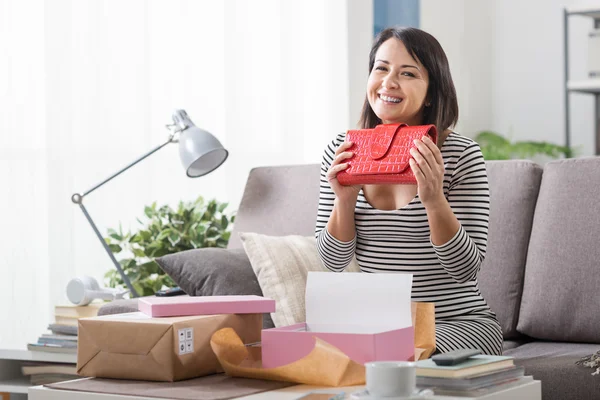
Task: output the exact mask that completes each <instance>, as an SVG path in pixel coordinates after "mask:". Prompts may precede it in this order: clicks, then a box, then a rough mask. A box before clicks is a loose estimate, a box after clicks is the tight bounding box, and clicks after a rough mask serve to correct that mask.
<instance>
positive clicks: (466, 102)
mask: <svg viewBox="0 0 600 400" xmlns="http://www.w3.org/2000/svg"><path fill="white" fill-rule="evenodd" d="M593 3H594V2H590V1H576V0H564V1H562V0H529V1H526V2H522V1H518V0H502V1H493V0H453V1H451V2H449V1H444V0H421V27H422V28H423V29H425V30H427V31H429V32H431V33H432V34H433V35H434V36H436V37H437V38H438V40H439V41H440V43H441V44H442V46H443V47H444V49H445V50H446V52H447V55H448V58H449V60H450V65H451V70H452V74H453V77H454V79H455V84H456V87H457V91H458V97H459V104H460V112H461V118H460V122H459V125H458V127H457V130H458V131H460V132H461V133H463V134H465V135H467V136H474V135H475V134H476V133H477V132H478V131H480V130H483V129H492V130H495V131H497V132H499V133H502V134H504V135H508V136H509V137H511V138H512V139H514V140H536V141H549V142H552V143H557V144H564V135H565V129H564V89H563V74H564V61H563V14H562V12H563V11H562V10H563V7H564V6H577V5H580V6H581V5H590V4H593ZM595 3H598V2H595ZM596 5H597V6H600V4H596ZM569 25H570V28H571V29H570V41H569V46H570V61H571V62H570V69H571V78H572V79H583V78H585V77H586V65H587V33H588V31H589V30H590V28H591V27H592V21H591V19H589V18H584V17H571V19H570V23H569ZM593 118H594V111H593V99H592V96H590V95H577V94H575V95H571V121H572V123H571V132H572V145H573V146H574V147H576V148H577V149H578V150H580V152H579V155H582V156H585V155H592V154H593V151H594V150H593V143H594V121H593Z"/></svg>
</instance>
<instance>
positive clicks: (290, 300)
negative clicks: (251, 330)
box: [240, 232, 360, 327]
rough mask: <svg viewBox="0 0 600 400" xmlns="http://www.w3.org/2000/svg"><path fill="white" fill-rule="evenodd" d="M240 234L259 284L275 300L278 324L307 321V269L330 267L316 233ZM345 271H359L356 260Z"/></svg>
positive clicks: (322, 269)
mask: <svg viewBox="0 0 600 400" xmlns="http://www.w3.org/2000/svg"><path fill="white" fill-rule="evenodd" d="M240 237H241V240H242V243H243V245H244V248H245V249H246V253H247V254H248V257H249V258H250V262H251V264H252V268H253V269H254V272H255V273H256V276H257V278H258V282H259V283H260V287H261V289H262V291H263V293H264V295H265V296H266V297H269V298H271V299H273V300H275V304H276V311H275V312H274V313H272V315H271V316H272V317H273V322H274V324H275V326H276V327H281V326H287V325H292V324H295V323H298V322H304V321H306V309H305V290H306V279H307V276H308V271H327V269H326V268H325V267H324V266H323V264H322V263H321V259H320V258H319V254H318V252H317V242H316V240H315V237H314V236H299V235H288V236H267V235H261V234H258V233H249V232H242V233H240ZM345 271H348V272H359V271H360V268H359V267H358V264H357V263H356V261H355V260H353V261H352V263H351V265H349V266H348V267H347V268H346V270H345Z"/></svg>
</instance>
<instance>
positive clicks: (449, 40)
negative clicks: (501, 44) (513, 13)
mask: <svg viewBox="0 0 600 400" xmlns="http://www.w3.org/2000/svg"><path fill="white" fill-rule="evenodd" d="M420 15H421V23H420V27H421V29H423V30H425V31H427V32H429V33H431V34H432V35H433V36H434V37H435V38H436V39H437V40H438V41H439V42H440V45H441V46H442V48H443V49H444V51H445V52H446V55H447V57H448V62H449V63H450V71H451V73H452V78H453V80H454V85H455V87H456V93H457V96H458V103H459V122H458V125H457V127H456V131H458V132H460V133H462V134H464V135H467V136H472V134H473V133H475V132H477V131H480V130H483V129H489V124H490V121H491V120H492V112H493V110H492V106H491V101H490V99H491V95H492V84H491V79H492V69H491V58H492V54H493V51H494V50H493V47H492V46H491V40H492V31H491V29H490V28H489V26H490V25H491V20H492V2H491V1H489V0H452V1H443V0H421V14H420Z"/></svg>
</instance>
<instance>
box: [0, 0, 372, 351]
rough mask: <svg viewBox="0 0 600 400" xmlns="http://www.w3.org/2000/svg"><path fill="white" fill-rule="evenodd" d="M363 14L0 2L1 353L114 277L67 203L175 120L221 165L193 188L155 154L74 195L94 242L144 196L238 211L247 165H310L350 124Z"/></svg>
mask: <svg viewBox="0 0 600 400" xmlns="http://www.w3.org/2000/svg"><path fill="white" fill-rule="evenodd" d="M370 4H371V2H370V1H366V2H360V4H356V2H353V1H350V0H332V1H327V2H323V1H321V0H309V1H302V2H280V1H278V0H253V1H252V2H248V1H245V0H227V1H224V2H216V1H210V0H205V1H197V0H177V1H168V2H167V1H161V0H149V1H145V0H132V1H127V2H122V1H117V0H104V1H98V0H52V1H42V0H27V1H22V0H0V50H2V54H6V55H8V57H3V58H0V84H2V86H0V88H1V89H2V91H1V92H0V109H2V110H4V111H5V112H3V113H1V114H0V135H1V137H2V143H3V144H2V145H1V147H0V166H1V167H2V168H1V169H0V171H1V172H0V178H1V179H2V181H1V183H2V187H3V193H4V196H0V209H2V210H4V211H5V215H4V218H3V219H4V223H5V224H4V227H3V228H4V229H2V230H0V243H2V244H1V245H0V246H1V248H2V257H0V267H1V268H0V269H1V270H2V272H3V277H4V278H5V279H6V282H7V284H6V285H5V286H7V287H6V290H4V291H2V292H1V293H2V294H1V295H0V311H1V314H0V316H1V320H2V324H1V329H0V348H2V347H18V348H24V346H25V344H26V343H27V342H28V341H35V340H36V338H37V336H39V335H40V334H41V333H43V332H44V331H45V328H46V326H47V324H48V323H49V322H50V321H51V319H52V307H53V305H55V304H58V303H64V302H65V301H66V299H65V296H64V288H65V286H66V284H67V282H68V281H69V279H71V278H72V277H75V276H78V275H84V274H87V275H91V276H94V277H96V278H97V279H99V280H100V281H102V280H103V275H104V273H105V272H106V271H107V270H109V269H112V268H113V266H112V264H111V263H110V260H109V258H108V256H107V255H106V254H105V253H104V251H103V249H102V247H101V246H100V244H99V243H98V242H97V238H96V237H95V236H94V234H93V232H92V230H91V228H90V226H89V225H88V223H87V221H86V220H85V218H84V216H83V214H82V213H81V211H80V210H79V209H78V207H77V206H76V205H74V204H72V203H71V202H70V197H71V195H72V194H73V193H75V192H83V191H85V190H87V189H89V188H90V187H91V186H93V185H95V184H96V183H98V182H100V181H101V180H103V179H104V178H106V177H107V176H108V175H109V174H111V173H113V172H115V171H116V170H118V169H120V168H121V167H122V166H124V165H125V164H127V163H129V162H130V161H132V160H133V159H135V158H137V157H138V156H140V155H142V154H143V153H144V152H146V151H148V150H150V149H151V148H153V147H155V146H157V145H158V144H160V143H162V142H163V141H165V140H166V138H167V136H168V131H167V130H166V129H165V128H164V125H165V124H167V123H169V122H170V121H171V112H172V111H173V109H175V108H184V109H185V110H186V111H187V112H188V114H189V115H190V117H191V119H192V120H193V121H194V122H195V123H196V124H197V125H198V126H200V127H202V128H205V129H207V130H209V131H210V132H212V133H213V134H214V135H215V136H217V137H218V138H219V139H220V140H221V142H222V143H223V144H224V146H225V147H226V148H227V149H228V150H229V151H230V158H229V159H228V160H227V162H226V163H225V164H224V165H223V166H222V167H221V168H219V169H218V170H216V171H215V172H213V173H212V174H210V175H208V176H206V177H203V178H198V179H189V178H186V177H185V173H184V171H183V170H182V168H181V165H180V162H179V160H178V156H177V148H176V146H173V145H171V146H168V147H166V148H164V149H163V150H161V151H160V152H158V153H156V154H154V155H153V156H151V157H150V158H148V159H147V160H145V161H144V162H143V163H142V164H139V165H137V166H135V167H134V168H132V169H131V170H129V171H127V173H125V174H123V175H122V176H119V177H118V178H116V179H115V180H113V181H111V182H110V183H108V184H107V185H106V186H104V187H102V188H100V189H99V190H98V191H96V192H94V193H92V194H90V195H89V197H87V198H86V199H85V204H86V207H87V208H88V210H89V212H90V214H91V216H92V217H93V218H94V220H95V221H96V223H97V224H98V227H99V229H100V231H101V232H103V233H105V232H106V229H107V228H109V227H117V226H118V225H119V223H121V222H122V223H123V226H124V228H125V229H127V228H128V227H131V228H136V227H137V226H138V224H137V222H136V221H135V219H136V217H141V215H142V212H143V207H144V205H147V204H150V203H151V202H153V201H156V202H158V203H159V204H165V203H168V204H171V205H175V204H176V203H177V202H178V201H179V200H193V199H195V198H196V197H197V196H198V195H203V196H205V197H207V198H213V197H214V198H217V199H219V200H221V201H229V202H230V203H231V204H232V207H231V209H235V208H237V204H238V203H239V201H240V198H241V195H242V191H243V187H244V184H245V180H246V177H247V174H248V172H249V170H250V169H251V168H253V167H255V166H260V165H277V164H299V163H309V162H320V159H321V156H322V149H323V147H324V146H325V145H326V143H327V142H328V141H330V140H331V138H332V137H333V136H334V135H335V134H337V133H339V132H341V131H343V130H345V129H347V127H348V125H349V124H350V123H352V124H355V123H356V120H357V119H358V110H356V99H357V98H358V97H362V93H363V91H364V82H366V77H367V76H366V72H365V73H364V75H362V76H361V79H360V80H359V79H356V80H355V79H350V76H351V75H352V76H354V75H355V74H356V71H354V70H352V69H351V68H350V67H349V65H350V64H351V63H350V62H349V58H350V57H358V54H361V55H362V56H363V57H364V62H363V65H365V67H364V68H365V69H366V64H367V57H368V49H369V46H370V38H371V35H372V30H373V28H372V17H371V18H369V16H368V14H364V18H362V19H361V18H360V15H362V14H361V13H362V12H363V11H364V10H365V9H368V8H370ZM351 18H352V21H353V23H352V24H350V23H349V20H350V19H351ZM357 21H358V23H357ZM361 46H362V47H363V49H361ZM365 46H366V48H364V47H365ZM352 64H354V62H352ZM5 88H6V89H5ZM356 90H359V91H360V92H361V94H360V95H359V94H356V93H355V91H356ZM5 321H11V322H10V323H6V322H5ZM13 321H18V322H17V323H15V322H13Z"/></svg>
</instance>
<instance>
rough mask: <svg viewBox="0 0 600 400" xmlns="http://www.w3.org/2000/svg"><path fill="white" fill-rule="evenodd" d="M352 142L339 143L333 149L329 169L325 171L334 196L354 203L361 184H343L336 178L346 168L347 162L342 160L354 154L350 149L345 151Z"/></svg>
mask: <svg viewBox="0 0 600 400" xmlns="http://www.w3.org/2000/svg"><path fill="white" fill-rule="evenodd" d="M352 144H353V143H352V142H344V143H342V144H341V145H340V147H338V148H337V150H336V151H335V158H334V159H333V162H332V163H331V166H330V167H329V171H327V181H328V182H329V185H330V186H331V189H332V190H333V192H334V193H335V196H336V198H338V199H339V200H340V201H343V202H345V201H349V202H352V203H353V204H355V203H356V199H357V198H358V193H359V192H360V190H361V189H362V185H347V186H345V185H342V184H341V183H340V182H339V181H338V180H337V174H338V173H339V172H340V171H343V170H345V169H346V168H348V163H347V162H344V161H345V160H347V159H348V158H350V157H352V155H353V154H354V153H353V152H351V151H347V150H348V149H349V148H350V147H352Z"/></svg>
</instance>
